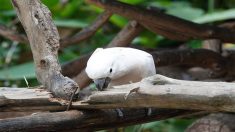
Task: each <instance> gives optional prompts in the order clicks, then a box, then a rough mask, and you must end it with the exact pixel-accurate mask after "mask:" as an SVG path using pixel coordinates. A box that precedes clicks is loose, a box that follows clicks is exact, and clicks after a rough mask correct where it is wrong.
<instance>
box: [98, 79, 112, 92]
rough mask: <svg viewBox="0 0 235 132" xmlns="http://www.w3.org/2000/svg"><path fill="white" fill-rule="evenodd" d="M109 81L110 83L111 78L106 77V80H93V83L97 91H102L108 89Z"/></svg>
mask: <svg viewBox="0 0 235 132" xmlns="http://www.w3.org/2000/svg"><path fill="white" fill-rule="evenodd" d="M110 81H111V78H109V77H106V78H99V79H96V80H94V83H95V85H96V87H97V88H98V90H100V91H102V90H104V89H105V88H107V87H108V85H109V83H110Z"/></svg>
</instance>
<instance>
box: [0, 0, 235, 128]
mask: <svg viewBox="0 0 235 132" xmlns="http://www.w3.org/2000/svg"><path fill="white" fill-rule="evenodd" d="M122 1H123V2H126V3H129V4H133V5H137V6H141V7H147V6H154V7H158V8H161V9H164V10H165V12H166V13H168V14H171V15H174V16H177V17H180V18H183V19H186V20H190V21H194V22H198V23H220V22H224V21H228V20H231V19H234V18H235V15H234V14H235V9H232V8H231V7H234V5H235V2H234V1H233V0H227V1H222V0H208V2H207V1H198V0H122ZM42 2H43V3H44V4H45V5H47V6H48V7H49V9H50V10H51V12H52V15H53V19H54V22H55V24H56V25H57V26H58V29H59V32H60V36H61V38H64V37H66V36H69V35H71V34H73V33H75V32H78V31H79V30H80V29H81V28H84V27H86V26H87V25H89V24H90V23H92V21H93V20H94V19H95V17H96V16H97V15H98V14H99V13H101V12H102V9H99V8H97V7H95V6H93V5H88V4H86V3H85V2H84V1H83V0H69V2H68V3H66V4H65V5H64V4H63V3H62V2H61V1H60V0H42ZM0 4H1V6H0V24H4V25H6V26H8V27H10V28H12V29H17V30H18V31H20V32H23V28H22V27H21V26H20V24H19V22H18V21H17V19H16V13H15V11H14V10H13V8H12V6H11V3H10V0H1V1H0ZM127 22H128V20H127V19H126V18H123V17H121V16H119V15H113V16H112V17H111V19H110V22H109V23H108V24H107V25H105V26H104V27H102V28H101V29H100V30H99V31H98V32H97V33H96V34H95V35H94V36H93V37H92V38H91V39H89V40H87V41H85V42H83V43H81V44H79V45H72V46H70V47H68V48H66V49H63V50H61V51H60V57H59V59H60V61H61V63H63V62H66V61H69V60H72V59H74V58H77V57H79V56H80V55H82V54H85V53H88V52H90V51H93V50H94V49H95V48H97V47H100V46H104V45H106V44H107V43H108V42H109V41H110V40H111V39H112V38H113V37H114V36H115V35H116V34H117V33H118V31H119V30H120V29H121V28H122V27H123V26H124V25H125V24H126V23H127ZM100 38H102V39H100ZM181 43H182V42H176V41H172V40H168V39H166V38H164V37H162V36H159V35H156V34H154V33H151V32H149V31H144V32H142V33H141V34H140V36H139V37H137V38H136V39H135V40H134V41H133V44H135V45H141V46H144V47H150V48H156V47H167V48H173V47H177V46H178V45H179V44H181ZM13 44H14V42H11V41H9V40H7V39H5V38H3V37H1V36H0V80H1V81H0V86H24V87H27V86H26V84H25V81H24V77H26V79H27V80H29V86H34V85H37V84H38V83H37V81H36V79H35V74H34V68H33V62H32V59H31V58H30V57H28V56H24V54H25V53H30V48H29V45H27V44H18V45H16V47H15V49H14V50H13V51H12V45H13ZM186 46H188V47H191V48H200V46H201V41H200V40H193V41H190V42H187V44H186ZM9 54H10V56H9ZM9 57H10V61H9V62H7V61H6V60H7V59H6V58H9ZM27 57H28V58H27ZM8 60H9V59H8ZM190 122H191V121H186V120H176V119H171V120H167V121H159V122H153V123H148V124H144V125H142V126H139V129H138V130H141V131H146V132H147V131H148V132H151V131H161V132H164V131H183V130H184V129H185V127H186V126H187V125H188V124H189V123H190ZM134 129H136V126H134V127H127V128H125V129H124V130H125V131H127V132H128V131H132V130H134Z"/></svg>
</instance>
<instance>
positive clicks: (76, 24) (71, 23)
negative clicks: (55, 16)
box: [54, 19, 88, 28]
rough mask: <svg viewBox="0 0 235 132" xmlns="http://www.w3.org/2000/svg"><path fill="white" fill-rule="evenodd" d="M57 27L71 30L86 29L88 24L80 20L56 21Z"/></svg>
mask: <svg viewBox="0 0 235 132" xmlns="http://www.w3.org/2000/svg"><path fill="white" fill-rule="evenodd" d="M54 22H55V25H56V26H60V27H69V28H84V27H86V26H87V25H88V24H87V23H86V22H83V21H79V20H71V19H70V20H54Z"/></svg>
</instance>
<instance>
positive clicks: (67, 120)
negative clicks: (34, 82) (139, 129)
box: [0, 88, 197, 131]
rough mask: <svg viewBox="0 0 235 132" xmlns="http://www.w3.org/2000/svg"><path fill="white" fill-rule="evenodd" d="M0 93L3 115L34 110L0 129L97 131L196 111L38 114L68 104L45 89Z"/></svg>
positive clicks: (1, 122)
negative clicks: (119, 113) (52, 97)
mask: <svg viewBox="0 0 235 132" xmlns="http://www.w3.org/2000/svg"><path fill="white" fill-rule="evenodd" d="M0 93H1V95H0V116H1V114H2V115H3V114H5V113H6V114H7V113H9V112H17V113H19V112H22V111H23V112H25V111H27V112H28V114H30V113H32V112H34V114H33V115H31V116H25V117H19V118H12V119H2V120H0V131H3V130H4V131H32V130H35V131H43V130H47V131H49V130H54V131H55V130H60V131H61V130H63V131H66V130H73V129H74V130H75V129H79V130H81V129H85V130H87V129H91V128H92V129H95V130H97V129H105V128H113V127H120V126H127V125H134V124H139V123H143V122H149V121H154V120H161V119H167V118H170V117H175V116H183V115H186V116H187V115H188V114H192V113H195V112H196V113H197V111H186V110H169V109H152V113H151V114H150V115H148V114H147V109H146V108H141V109H122V112H123V117H119V116H118V114H117V112H116V111H115V110H111V109H109V110H98V109H97V108H94V109H93V110H91V109H90V110H86V111H84V112H83V113H81V112H79V111H69V112H59V113H35V112H46V111H63V110H65V109H66V104H67V103H66V102H64V101H63V100H61V99H60V100H56V99H51V98H50V94H49V93H48V92H46V91H45V90H42V89H27V88H1V89H0ZM71 109H81V107H80V105H73V107H72V108H71ZM23 114H27V113H23ZM11 116H12V115H11ZM61 124H63V125H61ZM58 125H59V126H58ZM39 126H40V128H39Z"/></svg>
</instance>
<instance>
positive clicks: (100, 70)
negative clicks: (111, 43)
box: [86, 47, 156, 90]
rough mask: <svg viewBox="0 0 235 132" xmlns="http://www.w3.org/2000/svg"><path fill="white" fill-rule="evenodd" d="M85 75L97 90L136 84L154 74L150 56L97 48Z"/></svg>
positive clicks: (122, 48)
mask: <svg viewBox="0 0 235 132" xmlns="http://www.w3.org/2000/svg"><path fill="white" fill-rule="evenodd" d="M86 73H87V75H88V77H89V78H91V79H92V80H93V81H94V83H95V84H96V86H97V88H98V89H99V90H104V89H105V88H107V87H111V86H116V85H123V84H128V83H130V82H133V83H134V82H138V81H140V80H141V79H143V78H145V77H149V76H152V75H154V74H156V70H155V64H154V60H153V57H152V55H151V54H149V53H147V52H145V51H142V50H138V49H133V48H124V47H114V48H107V49H103V48H97V49H96V50H95V51H94V53H93V54H92V55H91V57H90V58H89V60H88V62H87V67H86Z"/></svg>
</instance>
